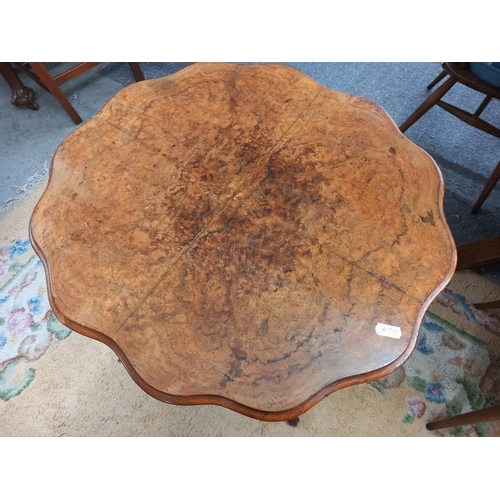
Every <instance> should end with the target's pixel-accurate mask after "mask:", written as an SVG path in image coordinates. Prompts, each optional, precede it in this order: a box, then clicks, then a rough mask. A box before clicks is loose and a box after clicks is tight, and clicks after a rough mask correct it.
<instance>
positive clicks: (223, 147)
mask: <svg viewBox="0 0 500 500" xmlns="http://www.w3.org/2000/svg"><path fill="white" fill-rule="evenodd" d="M442 201H443V182H442V178H441V175H440V172H439V170H438V168H437V167H436V164H435V163H434V161H433V160H432V159H431V157H430V156H428V155H427V154H426V153H425V152H424V151H422V150H421V149H420V148H418V147H417V146H415V145H414V144H413V143H411V142H410V141H409V140H407V139H406V138H405V137H404V136H403V135H402V134H401V133H400V132H399V130H398V129H397V127H396V126H395V124H394V122H393V121H392V120H391V118H390V117H389V116H388V115H387V114H386V112H385V111H384V110H383V109H381V108H380V107H379V106H377V105H376V104H374V103H373V102H371V101H369V100H367V99H364V98H360V97H355V96H352V95H348V94H344V93H339V92H334V91H331V90H328V89H326V88H324V87H322V86H320V85H319V84H318V83H316V82H314V81H313V80H311V79H309V78H308V77H307V76H305V75H304V74H302V73H300V72H298V71H296V70H294V69H292V68H290V67H287V66H281V65H261V66H253V65H252V66H250V65H232V64H195V65H192V66H190V67H188V68H186V69H184V70H182V71H180V72H178V73H176V74H174V75H172V76H168V77H165V78H159V79H156V80H149V81H145V82H141V83H136V84H133V85H130V86H128V87H126V88H125V89H123V90H121V91H120V92H118V94H117V95H116V96H115V97H113V98H112V99H111V100H110V101H109V103H108V104H107V105H106V106H105V107H104V109H103V110H102V111H101V112H100V113H99V114H98V115H96V116H95V117H94V118H93V119H92V120H90V121H89V122H88V123H87V124H85V125H84V126H82V127H81V128H79V129H78V130H76V131H74V132H73V133H72V134H71V135H70V136H69V137H67V138H66V139H65V140H64V141H63V143H62V144H61V145H60V146H59V148H58V149H57V151H56V153H55V155H54V158H53V162H52V168H51V175H50V181H49V184H48V187H47V189H46V191H45V193H44V194H43V196H42V198H41V200H40V201H39V203H38V205H37V207H36V209H35V211H34V213H33V215H32V219H31V223H30V233H31V241H32V244H33V246H34V248H35V250H36V251H37V253H38V255H39V256H40V258H41V259H42V261H43V263H44V266H45V270H46V274H47V280H48V285H49V298H50V302H51V305H52V308H53V310H54V312H55V314H56V315H57V317H58V318H59V319H60V320H61V321H62V322H63V323H64V324H66V325H67V326H69V327H70V328H72V329H73V330H75V331H77V332H80V333H82V334H84V335H87V336H89V337H92V338H95V339H98V340H100V341H102V342H104V343H106V344H107V345H108V346H110V347H111V348H112V349H113V350H114V351H115V352H116V353H117V354H118V356H119V357H120V359H121V360H122V362H123V363H124V365H125V367H126V368H127V370H128V371H129V373H130V375H131V376H132V377H133V379H134V380H135V381H136V382H137V383H138V384H139V385H140V386H141V387H142V388H143V389H144V390H145V391H146V392H148V393H149V394H150V395H152V396H154V397H156V398H158V399H160V400H163V401H166V402H170V403H176V404H218V405H222V406H225V407H228V408H231V409H233V410H236V411H238V412H240V413H243V414H245V415H248V416H252V417H255V418H259V419H263V420H285V419H291V418H294V417H296V416H297V415H299V414H301V413H303V412H304V411H306V410H307V409H309V408H310V407H311V406H313V405H314V404H316V403H318V402H319V401H320V400H321V399H322V398H324V397H325V396H327V395H328V394H330V393H331V392H333V391H334V390H337V389H339V388H342V387H346V386H349V385H353V384H357V383H361V382H366V381H369V380H374V379H377V378H380V377H382V376H385V375H387V374H389V373H391V372H392V371H394V370H395V369H396V368H398V367H399V366H400V365H401V364H402V363H404V362H405V361H406V360H407V359H408V357H409V356H410V355H411V353H412V351H413V349H414V347H415V344H416V340H417V335H418V330H419V327H420V323H421V321H422V318H423V315H424V313H425V310H426V308H427V307H428V305H429V304H430V302H431V301H432V300H433V298H434V297H435V296H436V295H437V294H438V293H439V291H440V290H441V289H443V288H444V286H445V285H446V284H447V282H448V281H449V280H450V278H451V276H452V273H453V271H454V268H455V262H456V251H455V246H454V243H453V239H452V237H451V234H450V231H449V229H448V226H447V225H446V222H445V219H444V215H443V209H442ZM383 325H389V326H383ZM398 337H399V338H398Z"/></svg>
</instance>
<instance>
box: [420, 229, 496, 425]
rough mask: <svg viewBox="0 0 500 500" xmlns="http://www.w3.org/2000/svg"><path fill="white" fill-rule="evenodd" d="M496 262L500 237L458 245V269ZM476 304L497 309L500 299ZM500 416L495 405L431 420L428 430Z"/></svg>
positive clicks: (478, 421)
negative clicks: (434, 420)
mask: <svg viewBox="0 0 500 500" xmlns="http://www.w3.org/2000/svg"><path fill="white" fill-rule="evenodd" d="M496 263H500V238H488V239H485V240H480V241H474V242H471V243H466V244H464V245H460V246H458V247H457V271H462V270H464V269H471V268H474V267H479V266H485V265H489V264H496ZM474 306H475V307H477V308H478V309H496V308H500V301H499V300H493V301H490V302H482V303H479V304H474ZM499 418H500V406H493V407H491V408H483V409H481V410H475V411H472V412H469V413H464V414H463V415H457V416H455V417H450V418H445V419H442V420H438V421H436V422H429V423H428V424H427V425H426V427H427V429H428V430H430V431H434V430H438V429H445V428H448V427H454V426H459V425H469V424H478V423H481V422H491V421H493V420H498V419H499Z"/></svg>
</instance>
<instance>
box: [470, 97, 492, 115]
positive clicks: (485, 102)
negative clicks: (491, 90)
mask: <svg viewBox="0 0 500 500" xmlns="http://www.w3.org/2000/svg"><path fill="white" fill-rule="evenodd" d="M492 100H493V97H490V96H489V95H487V96H486V97H485V98H484V99H483V101H482V102H481V104H480V105H479V107H478V108H477V109H476V112H475V113H474V116H477V117H479V116H481V113H482V112H483V111H484V110H485V109H486V106H488V104H489V103H490V102H491V101H492Z"/></svg>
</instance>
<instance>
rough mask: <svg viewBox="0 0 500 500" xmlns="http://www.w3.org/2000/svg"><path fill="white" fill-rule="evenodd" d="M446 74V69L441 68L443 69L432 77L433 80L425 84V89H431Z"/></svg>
mask: <svg viewBox="0 0 500 500" xmlns="http://www.w3.org/2000/svg"><path fill="white" fill-rule="evenodd" d="M447 74H448V73H446V71H445V70H444V69H443V71H441V73H439V75H438V76H436V78H434V80H432V82H431V83H429V85H427V90H431V89H432V87H434V85H437V84H438V83H439V82H440V81H441V80H442V79H443V78H444V77H445V76H446V75H447Z"/></svg>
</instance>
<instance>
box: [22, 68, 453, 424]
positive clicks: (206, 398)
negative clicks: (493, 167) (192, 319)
mask: <svg viewBox="0 0 500 500" xmlns="http://www.w3.org/2000/svg"><path fill="white" fill-rule="evenodd" d="M292 69H294V70H295V71H297V72H299V73H301V74H302V75H304V76H305V77H306V78H308V79H310V80H312V81H314V82H315V83H316V84H317V85H318V86H320V87H322V88H324V89H327V90H331V89H328V88H327V87H324V86H323V85H321V84H320V83H318V82H316V81H315V80H313V79H312V78H310V77H309V76H308V75H306V74H305V73H302V72H301V71H300V70H297V69H295V68H292ZM181 71H182V70H181ZM166 78H168V77H166ZM141 83H144V82H140V83H136V84H135V85H141ZM120 92H121V91H119V92H118V93H120ZM344 93H345V92H344ZM355 97H357V98H360V99H365V100H367V101H369V102H370V103H372V104H374V105H375V106H376V107H377V108H379V110H381V111H382V112H383V113H384V115H385V116H386V117H387V118H388V119H389V120H390V122H391V123H392V125H393V126H394V128H395V131H397V132H398V133H399V134H400V135H401V136H402V137H403V138H404V140H405V141H406V142H408V143H409V144H410V145H411V147H414V148H418V149H420V150H422V151H423V153H424V154H425V155H426V157H427V158H429V160H430V162H431V163H432V165H433V167H434V170H435V173H436V175H437V177H438V180H439V191H438V200H437V202H438V208H439V215H440V219H441V222H442V223H443V225H444V228H445V229H446V232H447V234H448V241H449V243H450V247H451V250H452V260H451V265H450V268H449V270H448V272H447V273H446V275H445V276H444V278H443V280H442V281H441V283H440V284H439V285H438V286H437V287H436V288H435V289H434V290H433V291H431V292H430V293H429V294H428V296H427V297H426V299H425V300H424V301H423V302H422V305H421V306H420V310H419V312H418V315H417V319H416V321H415V326H414V328H413V332H412V337H411V339H412V340H411V342H410V343H409V344H408V346H407V348H406V349H405V350H404V351H403V353H402V354H401V355H400V356H399V357H398V358H396V359H395V360H394V361H392V362H391V363H389V364H388V365H385V366H383V367H381V368H378V369H376V370H373V371H371V372H367V373H362V374H357V375H351V376H349V377H346V378H343V379H340V380H337V381H334V382H331V383H330V384H328V385H326V386H325V387H323V389H321V390H319V391H318V392H316V393H315V394H313V395H312V396H310V397H309V398H308V399H306V400H305V401H304V402H302V403H300V404H298V405H296V406H294V407H292V408H289V409H286V410H280V411H264V410H259V409H257V408H252V407H250V406H247V405H245V404H242V403H239V402H237V401H235V400H232V399H229V398H226V397H224V396H217V395H211V394H199V395H191V396H179V395H174V394H169V393H165V392H162V391H159V390H158V389H155V388H154V387H153V386H151V385H150V384H148V383H147V382H146V381H145V380H144V379H143V378H142V377H141V376H140V375H139V373H138V372H137V371H136V370H135V369H134V367H133V366H132V363H131V362H130V361H129V360H128V358H127V357H126V356H125V354H124V353H123V351H122V350H121V348H120V346H119V345H118V344H117V343H116V342H115V341H114V340H112V339H111V338H110V337H108V336H107V335H105V334H104V333H101V332H98V331H96V330H93V329H91V328H89V327H86V326H83V325H80V324H79V323H76V322H74V321H72V320H71V319H70V318H68V317H67V316H65V315H64V314H63V313H62V312H61V311H60V310H59V308H58V306H57V304H56V301H55V298H54V296H53V295H52V287H51V273H50V266H49V263H48V261H47V259H46V258H45V255H44V253H43V251H42V249H41V248H40V246H39V245H38V243H37V242H36V240H35V238H34V236H33V232H32V227H33V226H32V219H33V214H35V213H36V210H37V208H38V205H39V204H40V203H41V201H42V200H43V198H44V197H45V193H46V192H47V190H48V188H49V186H50V180H51V178H52V173H53V160H52V162H51V165H50V172H49V179H48V182H47V186H46V188H45V190H44V192H43V194H42V196H41V197H40V199H39V200H38V202H37V204H36V206H35V209H34V210H33V213H32V216H31V218H30V222H29V238H30V241H31V244H32V246H33V249H34V250H35V252H36V254H37V255H38V257H39V258H40V260H41V262H42V264H43V267H44V269H45V275H46V280H47V294H48V299H49V303H50V306H51V308H52V311H53V312H54V314H55V315H56V317H57V318H58V319H59V321H60V322H61V323H63V324H64V325H66V326H67V327H68V328H70V329H71V330H73V331H75V332H77V333H79V334H82V335H85V336H86V337H90V338H92V339H94V340H98V341H100V342H102V343H103V344H105V345H107V346H108V347H110V348H111V349H112V350H113V351H114V353H115V354H116V355H117V356H118V358H119V359H120V361H121V362H122V364H123V366H125V368H126V370H127V372H128V373H129V375H130V376H131V377H132V379H133V380H134V382H135V383H136V384H137V385H138V386H139V387H140V388H141V389H142V390H143V391H145V392H146V393H147V394H149V395H150V396H152V397H154V398H156V399H158V400H160V401H162V402H165V403H170V404H175V405H185V406H189V405H217V406H222V407H224V408H228V409H230V410H233V411H235V412H237V413H240V414H242V415H245V416H247V417H251V418H254V419H257V420H262V421H267V422H279V421H290V420H293V419H296V418H298V417H299V416H300V415H302V414H303V413H305V412H306V411H308V410H310V409H311V408H312V407H313V406H315V405H317V404H318V403H319V402H321V401H322V400H323V399H324V398H326V397H327V396H329V395H330V394H332V393H333V392H335V391H338V390H339V389H343V388H346V387H350V386H353V385H358V384H363V383H366V382H371V381H374V380H377V379H380V378H382V377H385V376H387V375H389V374H391V373H392V372H394V371H395V370H397V369H398V368H399V367H401V366H402V365H403V364H404V363H405V362H406V361H407V360H408V358H409V357H410V356H411V354H412V353H413V350H414V349H415V346H416V344H417V339H418V332H419V330H420V326H421V323H422V320H423V318H424V315H425V313H426V311H427V309H428V307H429V306H430V304H431V303H432V301H433V300H434V299H435V298H436V297H437V295H438V294H439V293H440V292H441V291H442V290H443V289H444V288H445V287H446V285H447V284H448V283H449V282H450V280H451V278H452V277H453V274H454V273H455V269H456V265H457V251H456V246H455V242H454V238H453V235H452V233H451V230H450V228H449V226H448V223H447V221H446V217H445V214H444V209H443V201H444V180H443V176H442V173H441V170H440V169H439V167H438V165H437V163H436V162H435V160H434V158H433V157H432V156H431V155H430V154H429V153H427V152H426V151H425V150H423V149H422V148H420V147H419V146H418V145H417V144H415V143H414V142H412V141H411V140H409V139H408V138H407V137H406V136H405V135H404V134H403V133H402V132H401V131H400V130H399V128H398V126H397V125H396V123H395V121H394V119H393V118H392V116H391V115H389V113H388V112H387V111H386V110H385V109H384V108H383V107H382V106H380V105H378V104H377V103H375V102H374V101H372V100H370V99H368V98H365V97H362V96H355ZM108 102H109V101H108ZM106 106H107V104H106V105H105V106H104V107H106ZM104 107H103V109H104ZM102 111H103V110H101V111H99V112H98V113H97V114H96V115H95V116H94V117H93V118H95V117H97V116H98V115H99V114H100V113H101V112H102ZM90 121H91V120H89V122H87V123H86V124H84V125H83V126H82V127H80V128H79V129H77V130H75V132H76V131H78V130H80V129H81V128H83V127H85V126H86V125H87V124H88V123H90ZM70 135H71V134H70ZM64 141H65V140H63V142H62V143H64ZM62 143H61V144H60V145H59V146H58V148H57V149H56V151H55V153H54V155H53V158H54V157H55V156H56V153H57V150H58V149H59V148H60V147H61V145H62Z"/></svg>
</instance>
